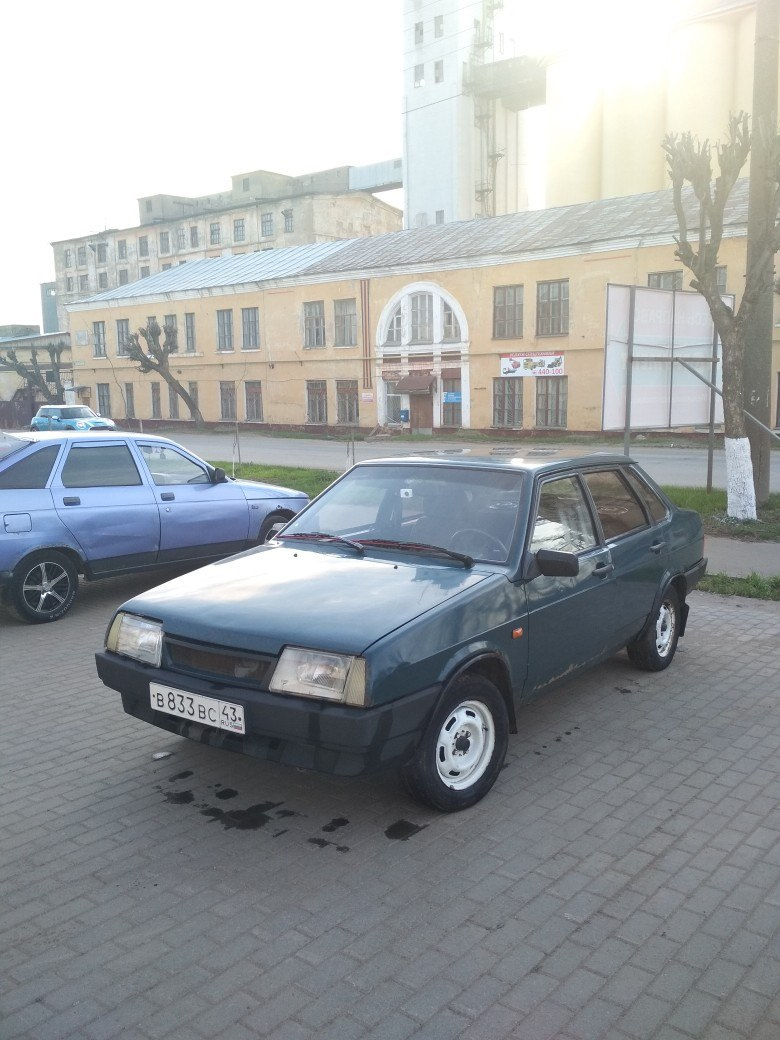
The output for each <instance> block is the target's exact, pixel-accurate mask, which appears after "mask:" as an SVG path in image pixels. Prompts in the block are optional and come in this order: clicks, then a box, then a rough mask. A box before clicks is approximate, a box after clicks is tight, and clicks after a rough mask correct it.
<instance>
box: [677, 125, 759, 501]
mask: <svg viewBox="0 0 780 1040" xmlns="http://www.w3.org/2000/svg"><path fill="white" fill-rule="evenodd" d="M779 142H780V139H778V138H777V136H776V135H775V140H774V142H773V149H772V162H771V166H770V168H771V171H772V173H771V175H772V178H773V185H774V186H773V195H772V207H773V208H772V211H771V219H770V220H769V221H767V222H765V224H764V226H763V228H762V229H761V230H760V231H759V232H758V235H757V237H756V239H755V240H754V241H753V242H752V243H751V251H750V258H749V260H748V263H747V268H746V271H745V282H744V289H743V292H742V298H741V300H740V302H739V306H738V307H737V308H736V310H735V309H733V308H732V307H730V306H729V305H728V304H727V303H726V302H725V301H724V300H723V299H722V298H721V294H720V291H719V290H718V285H717V271H716V269H717V266H718V251H719V249H720V246H721V242H722V240H723V228H724V218H725V212H726V207H727V204H728V201H729V197H730V195H731V192H732V190H733V188H734V185H735V184H736V182H737V179H738V178H739V175H740V173H741V171H742V168H743V167H744V165H745V162H746V161H747V157H748V155H749V153H750V145H751V140H750V121H749V117H748V116H747V115H746V114H745V113H744V112H741V113H739V114H738V115H735V116H732V117H731V119H730V120H729V126H728V131H727V135H726V141H725V142H724V143H722V144H718V145H717V146H715V150H716V153H717V159H718V169H719V171H720V172H719V174H718V176H717V177H716V178H715V179H714V181H713V176H712V160H711V153H712V147H711V145H710V143H709V141H703V142H699V141H698V140H696V139H695V138H694V137H693V136H692V135H691V134H690V133H685V134H680V135H678V134H668V135H667V136H666V138H665V139H664V144H663V147H664V151H665V152H666V162H667V166H668V169H669V176H670V177H671V181H672V190H673V198H674V208H675V213H676V216H677V224H678V229H679V237H677V238H676V242H677V249H676V250H675V254H676V256H677V257H678V258H679V259H680V260H681V261H682V263H683V264H684V265H685V266H686V267H687V268H688V270H689V271H690V272H691V273H692V274H693V279H692V281H691V287H692V288H693V289H695V290H696V291H697V292H699V293H701V294H702V296H703V297H704V298H705V300H706V301H707V305H708V307H709V310H710V314H711V315H712V320H713V323H714V325H715V329H716V331H717V333H718V335H719V336H720V340H721V343H722V345H723V415H724V426H725V448H726V484H727V497H728V505H727V513H728V515H729V516H731V517H735V518H737V519H740V520H755V519H756V495H755V489H754V485H753V465H752V462H751V456H750V442H749V440H748V438H747V433H746V428H745V413H744V375H743V367H744V359H745V343H746V334H747V329H748V324H749V322H750V320H751V319H752V317H753V315H754V312H755V310H756V307H757V304H758V301H759V298H760V297H761V295H762V294H763V293H764V291H765V289H766V285H767V278H768V279H769V284H770V285H771V280H772V270H773V265H772V258H773V256H774V254H775V253H776V252H777V250H778V248H780V227H778V223H777V214H778V206H780V146H779ZM686 184H690V186H691V188H692V190H693V196H694V199H695V205H694V209H695V210H696V212H695V213H693V214H691V213H690V212H689V208H688V207H687V206H686V193H684V191H683V188H684V186H685V185H686Z"/></svg>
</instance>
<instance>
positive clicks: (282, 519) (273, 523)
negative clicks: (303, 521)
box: [257, 513, 291, 545]
mask: <svg viewBox="0 0 780 1040" xmlns="http://www.w3.org/2000/svg"><path fill="white" fill-rule="evenodd" d="M290 519H291V518H290V517H289V516H285V515H284V513H269V514H268V516H267V517H266V518H265V520H263V522H262V524H260V533H259V534H258V536H257V540H258V542H259V543H260V544H261V545H262V544H263V542H267V541H268V539H269V538H272V537H273V535H274V534H275V533H276V530H277V529H278V528H280V527H284V525H285V524H286V523H288V522H289V520H290Z"/></svg>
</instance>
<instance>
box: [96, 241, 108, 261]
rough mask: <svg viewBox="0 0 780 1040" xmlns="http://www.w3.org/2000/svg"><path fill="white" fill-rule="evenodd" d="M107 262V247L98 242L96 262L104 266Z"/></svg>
mask: <svg viewBox="0 0 780 1040" xmlns="http://www.w3.org/2000/svg"><path fill="white" fill-rule="evenodd" d="M107 260H108V246H107V245H106V243H105V242H98V245H97V262H98V263H99V264H105V263H106V262H107Z"/></svg>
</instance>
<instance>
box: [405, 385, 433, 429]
mask: <svg viewBox="0 0 780 1040" xmlns="http://www.w3.org/2000/svg"><path fill="white" fill-rule="evenodd" d="M409 425H410V427H411V430H412V433H428V434H432V433H433V394H431V393H427V394H409Z"/></svg>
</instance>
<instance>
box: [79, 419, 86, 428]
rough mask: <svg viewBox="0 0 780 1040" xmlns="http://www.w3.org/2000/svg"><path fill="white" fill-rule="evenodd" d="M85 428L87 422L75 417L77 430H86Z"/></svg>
mask: <svg viewBox="0 0 780 1040" xmlns="http://www.w3.org/2000/svg"><path fill="white" fill-rule="evenodd" d="M86 428H87V424H86V423H85V422H84V420H83V419H77V420H76V429H77V430H86Z"/></svg>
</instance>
